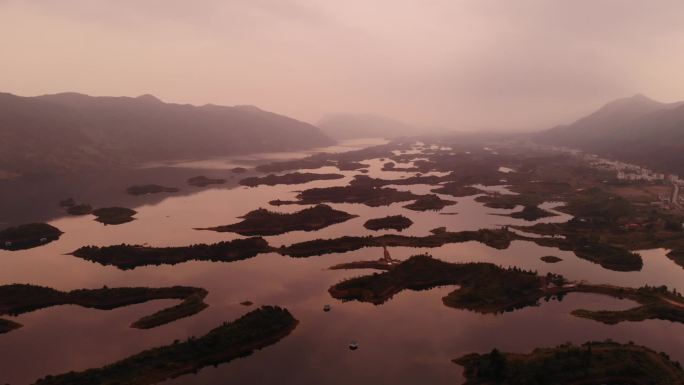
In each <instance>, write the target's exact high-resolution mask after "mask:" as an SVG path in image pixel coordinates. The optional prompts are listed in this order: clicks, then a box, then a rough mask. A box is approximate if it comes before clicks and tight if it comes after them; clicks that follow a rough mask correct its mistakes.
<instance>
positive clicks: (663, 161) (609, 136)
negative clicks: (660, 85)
mask: <svg viewBox="0 0 684 385" xmlns="http://www.w3.org/2000/svg"><path fill="white" fill-rule="evenodd" d="M535 140H537V141H539V142H542V143H547V144H554V145H559V146H566V147H575V148H580V149H583V150H586V151H589V152H593V153H597V154H600V155H603V156H609V157H613V158H616V159H620V160H625V161H628V162H633V163H637V164H642V165H646V166H649V167H652V168H655V169H657V170H661V171H664V172H673V173H678V174H682V175H684V103H683V102H678V103H660V102H657V101H655V100H652V99H649V98H647V97H645V96H643V95H635V96H633V97H629V98H623V99H618V100H615V101H613V102H610V103H608V104H606V105H605V106H603V107H602V108H600V109H599V110H597V111H596V112H594V113H592V114H590V115H588V116H586V117H583V118H581V119H579V120H577V121H576V122H574V123H572V124H569V125H563V126H557V127H554V128H552V129H550V130H547V131H544V132H542V133H540V134H539V135H537V136H536V137H535Z"/></svg>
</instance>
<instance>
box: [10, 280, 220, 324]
mask: <svg viewBox="0 0 684 385" xmlns="http://www.w3.org/2000/svg"><path fill="white" fill-rule="evenodd" d="M206 295H207V291H206V290H204V289H201V288H195V287H186V286H173V287H162V288H148V287H120V288H111V289H110V288H107V287H103V288H101V289H79V290H72V291H68V292H65V291H59V290H55V289H52V288H49V287H43V286H35V285H22V284H13V285H5V286H0V315H3V314H9V315H17V314H22V313H27V312H31V311H34V310H38V309H42V308H46V307H51V306H58V305H79V306H83V307H89V308H95V309H103V310H109V309H114V308H117V307H122V306H128V305H133V304H137V303H142V302H147V301H151V300H155V299H181V300H183V302H181V303H180V304H178V305H176V306H173V307H170V308H167V309H163V310H160V311H158V312H156V313H154V314H151V315H149V316H145V317H143V318H141V319H140V320H138V321H136V322H134V323H133V324H132V325H131V326H132V327H135V328H139V329H149V328H152V327H155V326H159V325H163V324H166V323H169V322H172V321H175V320H177V319H179V318H182V317H187V316H191V315H193V314H196V313H199V312H200V311H202V310H204V308H206V307H207V304H206V303H204V301H203V300H204V297H206ZM0 321H3V320H0ZM8 322H9V324H8ZM2 323H3V324H5V327H7V326H8V325H9V326H10V327H11V326H12V325H11V324H12V323H11V322H10V321H7V320H4V321H3V322H2ZM18 326H19V325H18V324H15V327H14V328H16V327H18ZM11 329H13V328H10V329H9V330H11ZM9 330H6V331H9Z"/></svg>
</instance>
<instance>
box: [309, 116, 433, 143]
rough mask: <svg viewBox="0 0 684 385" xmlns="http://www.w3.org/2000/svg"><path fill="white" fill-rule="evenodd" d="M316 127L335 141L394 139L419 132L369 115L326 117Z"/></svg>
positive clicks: (391, 120)
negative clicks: (371, 138) (370, 138)
mask: <svg viewBox="0 0 684 385" xmlns="http://www.w3.org/2000/svg"><path fill="white" fill-rule="evenodd" d="M316 125H317V126H318V127H320V128H321V130H323V132H325V133H326V134H327V135H329V136H330V137H333V138H335V139H356V138H369V137H385V138H395V137H399V136H406V135H415V134H416V133H417V132H418V131H419V129H418V128H416V127H413V126H411V125H409V124H406V123H403V122H400V121H397V120H394V119H391V118H388V117H385V116H377V115H369V114H331V115H326V116H324V117H323V118H322V119H321V120H319V121H318V123H317V124H316Z"/></svg>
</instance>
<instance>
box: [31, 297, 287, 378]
mask: <svg viewBox="0 0 684 385" xmlns="http://www.w3.org/2000/svg"><path fill="white" fill-rule="evenodd" d="M298 322H299V321H297V320H296V319H295V318H294V317H293V316H292V315H291V314H290V312H289V311H287V309H283V308H280V307H274V306H263V307H261V308H259V309H256V310H253V311H251V312H249V313H247V314H245V315H243V316H242V317H240V318H238V319H236V320H235V321H232V322H224V323H223V324H222V325H220V326H219V327H217V328H215V329H213V330H211V331H209V333H207V334H205V335H203V336H201V337H190V338H188V339H187V340H185V341H182V342H181V341H178V340H176V341H175V342H174V343H173V344H170V345H166V346H160V347H157V348H152V349H149V350H145V351H143V352H140V353H138V354H135V355H133V356H130V357H128V358H125V359H123V360H121V361H118V362H115V363H113V364H109V365H106V366H103V367H101V368H97V369H88V370H85V371H82V372H69V373H65V374H60V375H56V376H47V377H45V378H43V379H40V380H38V381H37V382H36V385H67V384H68V385H93V384H100V385H120V384H127V385H149V384H156V383H158V382H162V381H164V380H167V379H170V378H175V377H178V376H181V375H183V374H188V373H193V372H197V371H199V370H200V369H202V368H204V367H207V366H212V365H214V366H215V365H219V364H222V363H226V362H229V361H232V360H234V359H236V358H240V357H245V356H248V355H250V354H252V352H254V351H255V350H259V349H263V348H264V347H266V346H269V345H272V344H275V343H276V342H278V341H279V340H281V339H282V338H285V337H286V336H287V335H288V334H290V333H291V332H292V331H293V330H294V329H295V328H296V327H297V324H298Z"/></svg>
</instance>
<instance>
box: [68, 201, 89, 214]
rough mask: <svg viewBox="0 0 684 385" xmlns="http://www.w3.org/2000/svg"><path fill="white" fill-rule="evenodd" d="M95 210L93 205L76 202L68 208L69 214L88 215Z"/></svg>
mask: <svg viewBox="0 0 684 385" xmlns="http://www.w3.org/2000/svg"><path fill="white" fill-rule="evenodd" d="M92 211H93V206H91V205H89V204H87V203H81V204H78V205H77V204H74V205H71V206H69V208H67V214H69V215H88V214H90V213H91V212H92Z"/></svg>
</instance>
